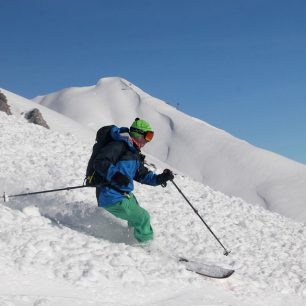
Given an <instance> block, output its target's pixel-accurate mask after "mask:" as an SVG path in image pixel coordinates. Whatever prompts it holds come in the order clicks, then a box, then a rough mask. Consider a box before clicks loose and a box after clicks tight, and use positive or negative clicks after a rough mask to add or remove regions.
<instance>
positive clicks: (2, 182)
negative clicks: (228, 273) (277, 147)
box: [0, 112, 306, 306]
mask: <svg viewBox="0 0 306 306" xmlns="http://www.w3.org/2000/svg"><path fill="white" fill-rule="evenodd" d="M0 131H1V133H0V141H1V147H0V153H1V159H0V186H1V190H0V192H3V191H6V192H7V193H8V194H14V193H20V192H25V191H36V190H43V189H49V188H58V187H63V186H71V185H78V184H80V183H81V182H82V180H81V179H80V178H82V177H83V173H84V171H85V167H86V162H87V158H88V152H90V150H91V146H90V145H88V144H86V143H82V142H80V141H79V139H77V138H75V137H73V136H72V135H63V134H60V133H58V132H56V131H52V130H47V129H44V128H42V127H40V126H36V125H33V124H29V123H27V122H26V121H25V120H24V119H23V118H22V117H19V116H15V115H14V116H7V115H5V114H4V113H1V112H0ZM159 171H161V169H160V170H159ZM175 180H176V182H177V184H178V185H179V186H180V187H181V189H182V190H183V191H184V193H185V194H186V195H187V196H188V197H189V199H190V200H191V201H192V203H193V204H194V205H195V207H197V208H198V210H199V213H200V214H201V215H203V217H204V218H205V220H206V221H207V222H208V224H209V225H211V226H212V229H213V230H214V231H215V232H216V234H217V235H218V236H219V238H220V239H221V240H222V242H223V243H224V244H225V245H226V246H227V247H228V248H229V249H231V250H232V253H231V254H230V255H229V256H228V257H224V256H223V255H222V249H221V248H220V246H219V245H218V244H217V243H216V241H215V240H214V239H213V237H212V236H211V234H210V233H209V232H208V231H207V230H206V228H204V226H203V224H202V223H201V222H200V221H199V220H198V219H197V217H196V216H195V214H194V213H193V211H192V210H191V209H190V207H189V206H188V205H187V204H186V203H185V202H184V200H183V199H182V197H181V196H180V194H179V193H178V192H177V191H176V190H175V189H174V187H173V186H171V185H169V186H168V187H167V188H164V189H163V188H161V187H155V188H154V187H149V186H143V185H139V184H138V185H137V186H136V196H137V197H138V199H139V201H140V202H141V204H142V205H143V206H144V207H145V208H146V209H148V210H149V211H150V213H151V216H152V224H153V227H154V230H155V240H154V243H153V245H151V246H149V247H147V249H146V248H142V247H139V246H136V245H134V241H133V239H132V238H131V236H130V233H129V231H128V229H127V225H126V223H125V222H123V221H122V222H121V221H120V220H117V219H114V218H112V217H111V216H110V215H109V214H107V213H106V212H105V211H103V210H101V209H99V208H97V206H96V201H95V196H94V190H93V189H91V188H86V189H81V190H74V191H69V192H58V193H52V194H50V193H49V194H44V195H37V196H27V197H22V198H21V197H20V198H15V199H14V200H13V199H12V200H11V201H10V202H7V203H5V205H0V249H1V252H0V271H1V274H0V282H1V286H0V305H3V306H8V305H10V306H11V305H17V306H24V305H35V306H38V305H59V306H62V305H65V306H67V305H97V306H98V305H103V306H113V305H116V306H132V305H133V306H137V305H139V306H144V305H145V306H153V305H158V306H170V305H171V306H186V305H190V306H196V305H210V306H212V305H219V306H221V305H222V306H242V305H243V306H259V305H261V306H262V305H269V306H285V305H286V306H304V305H306V279H305V269H306V259H305V256H304V254H305V252H306V227H305V225H304V224H302V223H297V222H294V221H291V220H290V219H287V218H285V217H282V216H280V215H278V214H276V213H272V212H269V211H267V210H265V209H263V208H261V207H258V206H254V205H250V204H247V203H246V202H244V201H243V200H241V199H239V198H235V197H228V196H226V195H224V194H222V193H220V192H215V191H213V190H212V189H211V188H209V187H207V186H204V185H202V184H201V183H199V182H195V181H194V180H192V179H191V178H188V177H184V176H177V177H176V179H175ZM2 204H3V203H2ZM148 250H151V254H149V253H148ZM174 255H177V256H181V255H183V256H186V257H189V258H190V259H197V260H202V261H203V262H207V263H212V262H214V263H219V264H222V265H224V266H226V267H233V268H235V269H236V272H235V274H234V275H233V276H232V277H231V278H229V279H227V280H223V281H220V280H212V279H207V278H203V277H200V276H198V275H196V274H194V273H192V272H188V271H186V270H185V269H184V267H183V266H182V265H181V264H179V263H177V262H176V261H175V260H174V259H173V258H172V257H171V256H174Z"/></svg>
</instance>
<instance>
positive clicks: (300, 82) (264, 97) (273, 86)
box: [0, 0, 306, 163]
mask: <svg viewBox="0 0 306 306" xmlns="http://www.w3.org/2000/svg"><path fill="white" fill-rule="evenodd" d="M0 12H1V19H0V37H1V43H0V62H1V73H0V87H3V88H5V89H8V90H10V91H13V92H15V93H17V94H20V95H22V96H24V97H27V98H32V97H35V96H37V95H42V94H46V93H50V92H53V91H57V90H60V89H62V88H65V87H70V86H87V85H94V84H95V83H96V82H97V81H98V79H100V78H102V77H108V76H120V77H123V78H125V79H127V80H129V81H130V82H132V83H134V84H135V85H137V86H139V87H140V88H142V89H143V90H144V91H146V92H148V93H149V94H151V95H153V96H155V97H157V98H160V99H162V100H164V101H166V102H168V103H169V104H171V105H174V106H178V108H179V109H180V110H181V111H183V112H186V113H187V114H189V115H192V116H194V117H197V118H200V119H202V120H204V121H206V122H208V123H210V124H212V125H214V126H216V127H218V128H221V129H224V130H226V131H228V132H229V133H231V134H233V135H234V136H236V137H238V138H241V139H244V140H246V141H248V142H250V143H252V144H254V145H256V146H259V147H262V148H265V149H267V150H270V151H273V152H276V153H279V154H281V155H284V156H287V157H289V158H291V159H294V160H297V161H299V162H302V163H306V17H305V16H306V1H305V0H291V1H288V0H287V1H283V0H278V1H276V0H275V1H274V0H273V1H270V0H220V1H218V0H210V1H208V0H196V1H193V0H189V1H185V0H180V1H175V0H132V1H123V0H120V1H118V0H117V1H116V0H114V1H110V0H108V1H104V0H86V1H85V0H82V1H81V0H52V1H49V0H44V1H42V0H36V1H34V0H27V1H22V0H19V1H16V0H10V1H5V0H0Z"/></svg>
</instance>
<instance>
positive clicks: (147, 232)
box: [104, 194, 153, 242]
mask: <svg viewBox="0 0 306 306" xmlns="http://www.w3.org/2000/svg"><path fill="white" fill-rule="evenodd" d="M104 208H105V209H106V210H107V211H108V212H110V213H111V214H113V215H114V216H116V217H118V218H120V219H123V220H126V221H128V225H129V226H132V227H133V228H134V237H135V238H136V239H137V241H139V242H145V241H148V240H151V239H153V229H152V226H151V224H150V215H149V213H148V212H147V211H146V210H145V209H144V208H142V207H140V205H139V204H138V202H137V200H136V198H135V196H134V195H133V194H130V195H129V197H126V198H124V199H123V200H122V201H120V202H118V203H116V204H114V205H110V206H106V207H104Z"/></svg>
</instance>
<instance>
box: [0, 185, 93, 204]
mask: <svg viewBox="0 0 306 306" xmlns="http://www.w3.org/2000/svg"><path fill="white" fill-rule="evenodd" d="M85 187H90V186H86V185H80V186H72V187H65V188H58V189H50V190H43V191H35V192H26V193H20V194H13V195H7V194H5V192H4V193H3V200H4V202H8V201H9V198H15V197H23V196H29V195H34V194H41V193H48V192H55V191H62V190H71V189H78V188H85Z"/></svg>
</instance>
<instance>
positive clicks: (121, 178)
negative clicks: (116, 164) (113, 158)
mask: <svg viewBox="0 0 306 306" xmlns="http://www.w3.org/2000/svg"><path fill="white" fill-rule="evenodd" d="M112 182H114V183H116V184H117V185H118V186H121V187H123V186H125V187H126V186H127V185H128V184H129V183H130V179H129V178H128V177H127V176H126V175H124V174H122V173H121V172H116V173H115V174H114V175H113V177H112Z"/></svg>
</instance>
